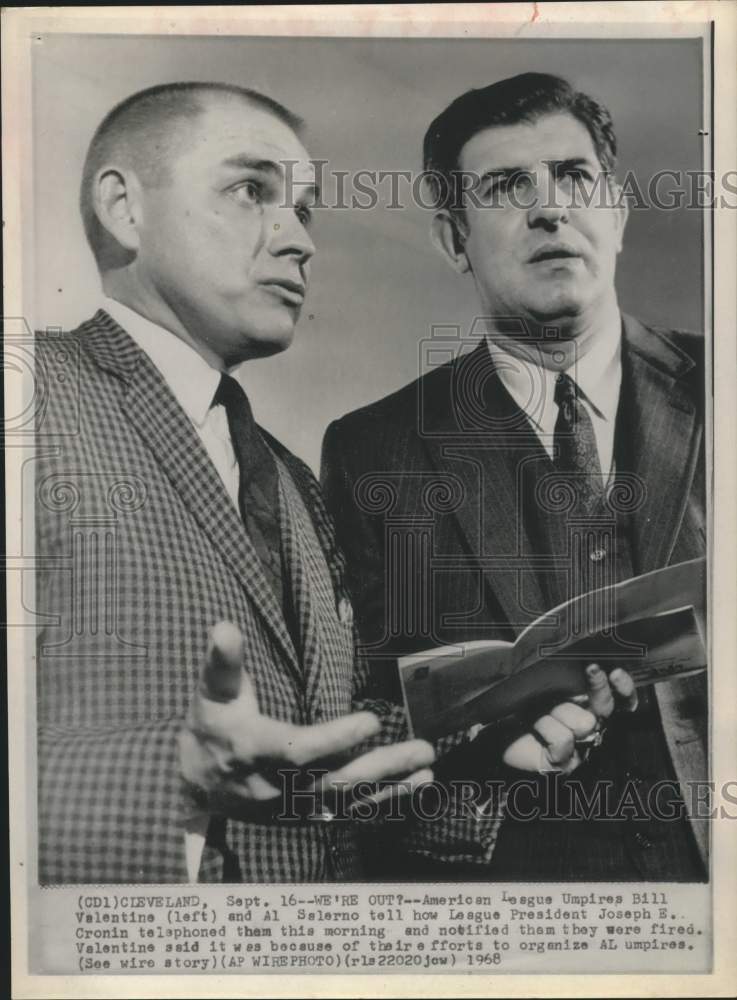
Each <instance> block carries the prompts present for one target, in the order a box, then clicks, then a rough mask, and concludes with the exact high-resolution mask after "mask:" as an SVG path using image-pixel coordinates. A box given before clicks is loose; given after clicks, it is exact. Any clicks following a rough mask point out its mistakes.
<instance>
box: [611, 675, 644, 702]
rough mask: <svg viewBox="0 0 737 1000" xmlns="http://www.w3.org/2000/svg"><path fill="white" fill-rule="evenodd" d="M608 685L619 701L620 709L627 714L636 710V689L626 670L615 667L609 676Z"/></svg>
mask: <svg viewBox="0 0 737 1000" xmlns="http://www.w3.org/2000/svg"><path fill="white" fill-rule="evenodd" d="M609 683H610V684H611V686H612V687H613V688H614V691H615V694H616V695H617V697H618V698H619V699H620V700H621V703H622V707H623V708H624V709H625V711H627V712H634V711H635V709H636V708H637V703H638V700H639V699H638V697H637V688H636V687H635V682H634V681H633V680H632V677H631V676H630V675H629V674H628V673H627V671H626V670H622V668H621V667H617V668H616V670H612V672H611V673H610V674H609Z"/></svg>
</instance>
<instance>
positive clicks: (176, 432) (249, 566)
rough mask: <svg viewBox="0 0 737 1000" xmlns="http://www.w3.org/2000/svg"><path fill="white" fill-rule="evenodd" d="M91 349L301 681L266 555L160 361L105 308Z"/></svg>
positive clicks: (92, 327) (93, 328)
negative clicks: (120, 385)
mask: <svg viewBox="0 0 737 1000" xmlns="http://www.w3.org/2000/svg"><path fill="white" fill-rule="evenodd" d="M86 332H87V336H86V338H85V342H84V343H85V346H86V348H87V350H88V351H89V353H90V355H91V356H92V357H93V359H94V360H95V361H96V363H97V364H99V365H100V367H102V368H104V369H106V370H107V371H109V372H111V373H112V374H114V375H116V376H117V377H118V378H121V379H122V380H123V381H124V383H125V389H124V393H123V399H122V409H123V412H124V413H125V414H126V416H127V418H128V420H129V421H130V422H131V424H132V425H133V426H134V427H135V429H136V430H137V432H138V434H139V435H140V437H141V439H142V440H143V441H144V443H145V444H146V445H147V446H148V448H149V449H150V450H151V452H152V453H153V455H154V456H155V458H156V461H157V463H158V464H159V466H160V468H161V469H162V471H163V472H164V474H165V475H166V476H167V477H168V479H169V480H170V482H171V484H172V486H173V487H174V489H175V490H176V491H177V493H178V494H179V496H180V498H181V500H182V502H183V503H184V505H185V506H186V507H187V509H188V510H189V512H190V513H191V514H192V516H193V517H194V518H195V520H196V521H197V523H198V524H199V526H200V527H201V528H202V530H203V531H204V532H205V534H206V535H207V536H208V538H209V539H210V542H211V543H212V545H213V547H214V548H215V549H216V550H217V551H218V552H219V553H220V555H221V556H222V557H223V558H224V559H225V561H226V562H227V563H228V565H229V566H230V568H231V570H232V572H233V573H234V574H235V576H236V577H237V578H238V580H239V581H240V583H241V585H242V586H243V588H244V589H245V590H246V592H247V593H248V594H249V596H250V597H251V598H252V601H253V604H254V606H255V607H256V609H257V610H258V612H259V613H260V614H261V615H262V617H263V618H264V620H265V622H266V624H267V625H268V627H269V629H270V631H271V633H272V635H273V637H274V639H275V640H276V641H277V643H278V644H279V645H280V646H281V648H282V651H283V652H284V654H285V657H286V659H287V661H288V663H289V665H290V668H291V669H292V671H293V672H294V674H295V677H296V678H297V679H298V680H299V681H300V683H301V681H302V674H301V669H300V666H299V663H298V660H297V655H296V652H295V649H294V645H293V643H292V641H291V638H290V636H289V633H288V631H287V628H286V624H285V622H284V615H283V612H282V609H281V608H280V607H279V604H278V602H277V600H276V597H275V595H274V593H273V590H272V589H271V587H270V586H269V583H268V581H267V579H266V576H265V575H264V572H263V569H262V567H261V562H260V559H259V557H258V555H257V553H256V550H255V549H254V547H253V545H252V543H251V540H250V539H249V537H248V535H247V533H246V531H245V529H244V527H243V524H242V522H241V519H240V517H239V515H238V512H237V511H236V509H235V507H234V506H233V503H232V502H231V500H230V497H229V496H228V494H227V492H226V490H225V487H224V486H223V483H222V481H221V479H220V476H219V475H218V473H217V471H216V469H215V467H214V466H213V464H212V462H211V461H210V459H209V457H208V455H207V452H206V450H205V448H204V446H203V444H202V442H201V440H200V438H199V436H198V434H197V432H196V430H195V429H194V427H193V426H192V424H191V422H190V420H189V418H188V417H187V416H186V414H185V413H184V412H183V411H182V409H181V408H180V406H179V404H178V403H177V401H176V399H175V398H174V396H173V394H172V393H171V391H170V390H169V388H168V387H167V385H166V383H165V382H164V380H163V379H162V377H161V375H160V373H159V371H158V369H157V368H156V366H155V365H154V364H153V363H152V362H151V361H150V360H149V359H148V357H147V356H146V354H145V353H144V352H143V351H141V350H140V349H139V348H138V346H137V345H136V344H135V342H134V341H133V340H132V338H131V337H129V336H128V334H127V333H125V331H124V330H122V329H121V328H120V327H119V326H118V325H117V324H116V323H114V322H113V320H112V319H111V318H110V317H109V316H108V315H107V313H105V312H103V311H102V310H101V311H100V312H98V313H97V315H96V316H95V318H94V320H93V321H92V322H91V323H90V324H87V325H86Z"/></svg>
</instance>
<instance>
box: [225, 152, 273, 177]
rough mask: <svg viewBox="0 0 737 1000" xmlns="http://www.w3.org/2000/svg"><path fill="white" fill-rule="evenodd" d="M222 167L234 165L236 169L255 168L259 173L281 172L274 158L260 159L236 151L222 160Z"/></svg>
mask: <svg viewBox="0 0 737 1000" xmlns="http://www.w3.org/2000/svg"><path fill="white" fill-rule="evenodd" d="M222 165H223V166H224V167H234V168H235V169H237V170H257V171H258V172H259V173H261V174H278V173H280V172H281V170H280V167H279V164H278V163H276V161H275V160H260V159H257V158H256V157H253V156H247V155H246V154H245V153H237V154H236V155H235V156H229V157H228V158H227V159H225V160H223V163H222Z"/></svg>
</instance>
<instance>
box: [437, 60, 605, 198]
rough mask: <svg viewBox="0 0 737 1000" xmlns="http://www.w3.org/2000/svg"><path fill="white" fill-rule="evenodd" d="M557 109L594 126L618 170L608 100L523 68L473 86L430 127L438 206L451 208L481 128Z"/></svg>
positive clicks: (597, 141)
mask: <svg viewBox="0 0 737 1000" xmlns="http://www.w3.org/2000/svg"><path fill="white" fill-rule="evenodd" d="M556 112H565V113H567V114H569V115H572V116H573V117H574V118H576V119H577V120H578V121H580V122H581V124H582V125H584V126H585V127H586V128H587V129H588V132H589V135H590V136H591V141H592V142H593V144H594V149H595V150H596V155H597V157H598V159H599V163H600V164H601V167H602V169H603V171H604V172H605V173H606V174H607V175H612V174H613V173H614V170H615V168H616V164H617V137H616V135H615V134H614V126H613V124H612V117H611V115H610V114H609V112H608V111H607V109H606V108H605V107H604V105H603V104H600V103H599V102H598V101H595V100H594V99H593V98H592V97H589V96H588V95H587V94H584V93H582V92H581V91H577V90H574V89H573V87H572V86H571V84H570V83H568V81H567V80H564V79H562V77H559V76H551V75H550V74H549V73H521V74H520V75H519V76H512V77H509V78H508V79H506V80H500V81H499V82H498V83H492V84H490V85H489V86H488V87H481V88H479V89H477V90H467V91H466V93H465V94H461V96H460V97H457V98H456V99H455V100H454V101H453V103H452V104H449V105H448V107H447V108H446V109H445V110H444V111H442V112H441V113H440V114H439V115H438V116H437V118H435V120H434V121H433V122H432V124H431V125H430V127H429V128H428V130H427V132H426V133H425V140H424V143H423V166H424V169H425V171H426V173H427V175H428V176H427V180H428V184H429V187H430V191H431V195H432V197H433V200H434V203H435V207H436V208H446V207H448V205H449V203H450V202H451V200H452V199H453V197H454V191H455V186H456V180H457V177H458V173H459V170H460V166H459V158H460V155H461V150H462V149H463V147H464V146H465V144H466V143H467V142H468V140H469V139H471V138H472V137H473V136H474V135H476V133H477V132H481V131H482V130H483V129H485V128H490V127H491V126H494V125H516V124H518V123H519V122H534V121H535V120H536V119H538V118H540V117H541V116H542V115H547V114H554V113H556ZM454 207H455V208H456V209H458V208H460V207H461V205H455V206H454Z"/></svg>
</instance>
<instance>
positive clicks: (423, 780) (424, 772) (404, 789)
mask: <svg viewBox="0 0 737 1000" xmlns="http://www.w3.org/2000/svg"><path fill="white" fill-rule="evenodd" d="M432 780H433V773H432V769H431V768H429V767H422V768H420V770H419V771H415V772H414V774H410V776H409V777H408V778H402V780H401V781H393V782H391V784H388V785H386V786H385V787H384V788H382V789H380V790H379V791H377V792H374V793H373V794H371V795H364V796H362V797H361V798H360V799H357V800H356V801H355V802H353V803H352V804H351V805H350V806H349V808H348V812H349V813H352V812H359V811H360V810H361V807H362V806H364V807H365V804H366V803H374V804H377V805H378V804H379V803H381V802H387V801H388V800H389V799H392V798H398V797H399V796H400V795H407V794H409V793H410V792H414V791H415V790H416V789H417V788H421V787H422V786H423V785H428V784H430V783H431V782H432Z"/></svg>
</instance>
